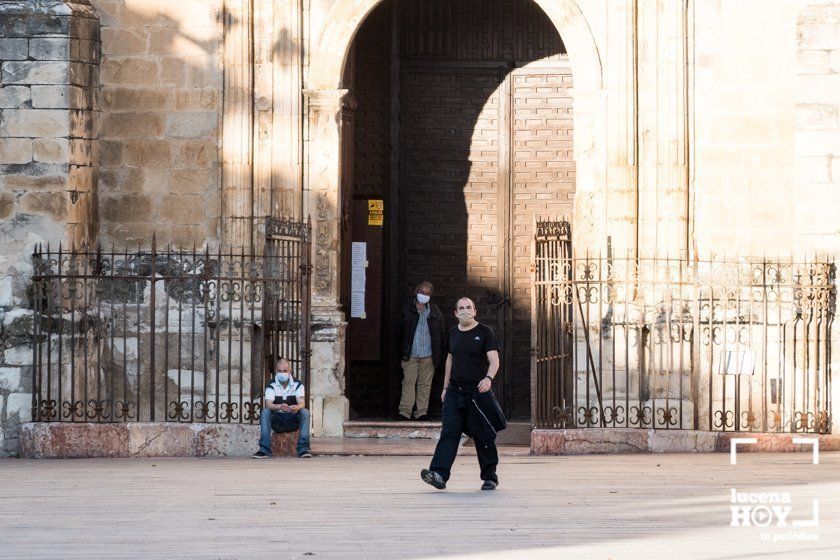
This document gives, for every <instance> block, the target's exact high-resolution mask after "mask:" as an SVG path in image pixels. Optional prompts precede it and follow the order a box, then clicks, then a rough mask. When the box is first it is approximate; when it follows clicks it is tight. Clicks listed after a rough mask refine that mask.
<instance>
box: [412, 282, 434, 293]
mask: <svg viewBox="0 0 840 560" xmlns="http://www.w3.org/2000/svg"><path fill="white" fill-rule="evenodd" d="M423 288H429V292H431V293H434V291H435V286H434V285H433V284H432V283H431V282H429V281H428V280H423V281H422V282H420V283H419V284H417V285H416V286H415V287H414V291H415V292H416V293H420V290H422V289H423Z"/></svg>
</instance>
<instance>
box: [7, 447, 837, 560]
mask: <svg viewBox="0 0 840 560" xmlns="http://www.w3.org/2000/svg"><path fill="white" fill-rule="evenodd" d="M427 462H428V458H425V457H420V456H408V457H406V456H402V457H393V456H392V457H369V456H367V457H358V456H356V457H353V456H350V457H346V456H345V457H337V456H316V457H315V458H313V459H309V460H303V459H272V460H262V461H255V460H249V459H113V460H108V459H89V460H88V459H82V460H54V461H49V460H41V461H32V460H17V459H7V460H0V557H2V558H15V559H24V558H39V559H40V558H50V559H56V558H167V559H169V558H202V559H203V558H208V559H211V558H223V559H246V558H271V559H284V558H301V559H308V558H313V559H315V560H318V559H325V558H329V559H333V558H334V559H356V558H365V559H367V558H401V559H403V558H404V559H425V558H448V559H451V558H469V559H476V560H477V559H501V558H505V559H518V558H525V559H527V560H536V559H541V558H595V559H605V560H606V559H614V560H619V559H624V558H645V559H655V558H678V559H683V558H703V559H720V560H723V559H727V560H730V559H746V558H772V559H776V558H796V559H810V558H832V559H837V558H840V453H822V454H821V456H820V464H818V465H813V464H812V463H811V455H810V454H808V453H786V454H763V453H751V454H740V455H739V457H738V464H737V465H731V464H730V462H729V455H728V454H723V453H714V454H680V455H613V456H605V455H590V456H574V457H572V456H566V457H530V456H521V455H516V456H505V457H502V463H501V465H500V468H499V475H500V479H501V484H500V486H499V488H498V490H496V491H495V492H482V491H480V490H479V486H480V483H481V481H480V480H479V479H478V465H477V463H476V460H475V457H474V456H464V457H460V458H459V459H458V461H457V463H456V465H455V468H454V471H453V476H452V479H451V480H450V482H449V486H448V488H447V489H446V490H444V491H437V490H434V489H433V488H431V487H429V486H427V485H425V484H423V483H422V482H421V481H420V479H419V471H420V469H421V468H423V467H424V466H426V465H427ZM733 489H734V490H735V492H736V499H739V498H742V499H747V500H749V499H753V500H756V501H757V503H754V504H751V505H750V506H749V507H756V508H758V506H760V505H761V504H760V502H761V501H762V500H763V501H765V502H767V504H766V505H767V511H771V512H774V510H773V509H772V506H776V507H777V508H779V507H789V508H790V510H789V513H787V517H786V519H785V523H786V525H784V526H779V525H778V518H777V517H772V518H768V517H767V516H766V515H764V514H763V513H762V511H764V510H761V511H759V510H758V509H756V510H753V511H752V513H751V515H752V516H753V518H754V519H755V520H756V521H757V522H758V523H762V524H767V526H764V527H760V526H751V527H744V526H738V527H732V526H730V521H731V518H732V514H731V509H730V508H731V507H732V505H733V504H732V503H731V500H732V491H733ZM762 493H764V494H763V496H762ZM774 500H776V502H774ZM815 501H816V502H817V503H816V504H815ZM815 505H816V507H817V509H816V510H815V509H814V508H815ZM779 511H780V512H783V511H784V510H779ZM815 515H816V519H817V521H818V525H816V526H806V525H802V523H807V522H809V520H810V521H811V522H813V520H814V519H815Z"/></svg>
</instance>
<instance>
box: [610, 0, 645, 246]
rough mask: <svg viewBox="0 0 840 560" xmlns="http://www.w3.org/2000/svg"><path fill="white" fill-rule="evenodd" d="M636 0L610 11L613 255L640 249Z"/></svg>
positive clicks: (611, 233)
mask: <svg viewBox="0 0 840 560" xmlns="http://www.w3.org/2000/svg"><path fill="white" fill-rule="evenodd" d="M636 17H637V0H631V1H629V2H617V3H615V4H614V5H613V6H612V9H610V11H609V12H608V13H607V32H606V42H607V44H606V49H605V57H606V64H605V69H606V75H605V77H604V79H605V87H606V89H607V91H609V95H608V96H607V115H608V117H607V142H608V147H607V185H608V190H607V201H606V212H607V218H606V220H607V227H606V230H607V235H608V236H609V238H610V241H611V247H612V251H613V255H615V256H616V257H623V256H626V255H627V254H628V251H635V249H636V235H637V219H636V218H637V216H636V211H637V209H636V202H637V200H636V197H637V192H638V187H639V185H638V171H639V166H638V153H637V152H638V136H637V122H636V115H637V113H636V104H637V101H638V98H637V95H636V94H637V90H636V71H637V65H636V54H637V39H638V38H637V35H636Z"/></svg>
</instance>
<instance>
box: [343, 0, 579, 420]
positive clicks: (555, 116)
mask: <svg viewBox="0 0 840 560" xmlns="http://www.w3.org/2000/svg"><path fill="white" fill-rule="evenodd" d="M342 84H343V86H344V87H346V88H347V90H348V91H349V95H348V97H347V103H346V105H347V107H348V109H349V110H346V111H345V112H344V113H343V118H342V123H343V124H344V126H343V127H342V136H341V142H342V146H343V147H342V150H341V153H342V160H343V162H344V163H343V168H342V189H343V190H342V194H341V202H340V206H341V208H342V220H341V232H340V239H341V255H342V256H341V263H340V267H341V270H342V274H341V275H340V277H341V278H342V282H341V286H340V289H339V299H340V303H341V305H342V307H343V311H344V312H345V315H346V317H347V318H348V331H347V341H346V354H345V367H346V370H345V371H346V391H347V394H348V397H349V399H350V406H351V410H352V411H354V412H355V413H356V414H358V415H360V416H364V417H377V416H383V415H388V414H389V413H392V412H394V411H395V410H396V405H397V402H398V399H399V384H400V379H401V375H400V368H399V351H398V341H397V332H398V323H397V322H396V317H397V315H398V309H399V307H400V305H401V304H403V303H404V302H405V301H407V300H408V299H409V298H410V295H411V293H412V290H411V288H412V286H413V285H414V284H415V283H416V282H418V281H420V280H422V279H429V280H431V281H432V282H434V283H435V285H436V294H435V301H436V302H437V303H438V304H439V305H440V306H441V308H442V309H443V310H444V313H445V315H446V317H447V319H448V320H447V326H450V325H452V324H454V319H453V318H452V317H451V313H450V311H451V309H452V305H453V303H454V301H455V299H456V298H457V297H458V296H460V295H463V294H466V295H470V296H471V297H473V298H474V299H475V300H476V301H477V304H478V307H479V318H480V320H481V321H483V322H485V323H487V324H489V325H490V326H492V327H493V328H494V329H496V331H497V333H498V334H499V336H500V339H501V341H502V344H503V346H502V371H501V372H500V378H499V382H498V383H497V387H496V390H497V393H498V394H499V396H500V400H501V402H502V405H503V408H504V409H505V411H506V413H507V414H508V416H510V417H511V418H527V417H528V416H529V414H530V396H531V395H530V346H531V341H530V307H531V302H530V290H529V284H530V271H529V268H528V267H529V263H530V244H531V239H532V237H533V231H532V227H533V221H534V217H535V216H536V215H547V214H550V215H561V214H564V215H567V216H568V215H571V214H572V212H573V203H574V194H575V182H576V169H575V158H574V154H573V141H572V136H573V130H574V129H573V112H572V105H573V103H572V95H571V86H572V68H571V64H570V60H569V55H568V52H567V49H566V46H565V44H564V43H563V39H562V38H561V36H560V34H559V33H558V32H557V29H556V27H555V26H554V24H553V22H552V20H551V19H549V17H548V16H547V15H546V13H545V12H544V11H543V10H542V9H541V8H540V7H539V6H538V5H537V3H535V2H534V1H533V0H515V1H504V2H503V1H501V0H459V1H457V2H451V1H439V0H427V1H425V2H404V1H401V0H386V1H385V2H382V3H381V4H379V5H378V6H377V7H376V8H375V9H374V10H373V11H371V12H370V13H369V14H368V17H367V18H366V19H365V21H364V22H363V23H362V24H361V26H360V28H359V30H358V32H357V33H356V35H355V38H354V40H353V43H352V45H351V48H350V49H349V51H348V55H347V58H346V64H345V67H344V75H343V79H342ZM373 201H382V205H383V206H384V220H383V223H382V225H379V223H378V221H377V220H376V219H375V217H372V215H371V211H370V209H371V207H372V206H373V207H377V204H378V203H376V202H373ZM354 244H356V245H355V247H356V248H357V249H358V248H359V247H360V245H358V244H364V248H365V257H364V260H366V261H367V264H368V267H367V268H366V269H365V274H364V276H365V279H366V284H365V293H364V296H363V297H362V296H359V295H358V288H359V287H360V286H359V285H356V286H355V287H354V285H353V272H352V271H353V266H354V263H353V258H352V255H353V247H354ZM354 291H356V292H357V294H356V296H355V297H354V295H353V293H354ZM362 301H363V302H364V310H363V311H362V309H361V307H360V306H359V303H360V302H362ZM354 303H355V305H354ZM362 312H363V313H364V315H361V313H362ZM441 381H442V375H441V372H439V373H438V375H437V376H436V382H435V383H434V385H433V388H432V395H433V398H432V406H431V409H430V411H431V413H432V414H434V413H435V412H437V411H438V410H439V402H438V400H437V399H436V398H434V395H439V394H440V391H439V387H440V383H441Z"/></svg>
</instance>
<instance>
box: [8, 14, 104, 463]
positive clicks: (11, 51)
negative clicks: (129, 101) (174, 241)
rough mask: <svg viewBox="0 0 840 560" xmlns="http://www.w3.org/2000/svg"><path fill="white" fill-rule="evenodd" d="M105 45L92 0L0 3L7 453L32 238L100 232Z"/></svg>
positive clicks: (26, 367)
mask: <svg viewBox="0 0 840 560" xmlns="http://www.w3.org/2000/svg"><path fill="white" fill-rule="evenodd" d="M99 53H100V43H99V19H98V18H97V16H96V13H95V12H94V10H93V8H92V7H91V6H90V3H89V2H88V0H74V1H72V2H70V1H67V2H65V1H60V0H41V1H39V2H0V239H2V243H0V317H2V321H3V326H2V328H0V349H2V353H0V457H3V456H8V455H15V454H17V448H18V437H17V433H18V430H17V426H18V424H20V423H21V422H27V421H30V420H31V407H32V394H31V389H32V347H31V342H32V341H31V330H32V311H31V310H30V309H27V308H26V306H27V305H29V298H28V296H27V289H28V287H29V280H30V276H31V274H32V261H31V255H32V250H33V245H34V244H35V243H37V242H43V243H46V242H52V243H58V242H61V241H63V242H64V244H65V246H68V245H72V246H76V247H80V246H82V245H83V244H89V243H92V242H93V241H94V239H95V235H96V213H95V208H96V188H97V180H98V147H99V146H98V136H99V114H98V111H99V106H98V86H99Z"/></svg>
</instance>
